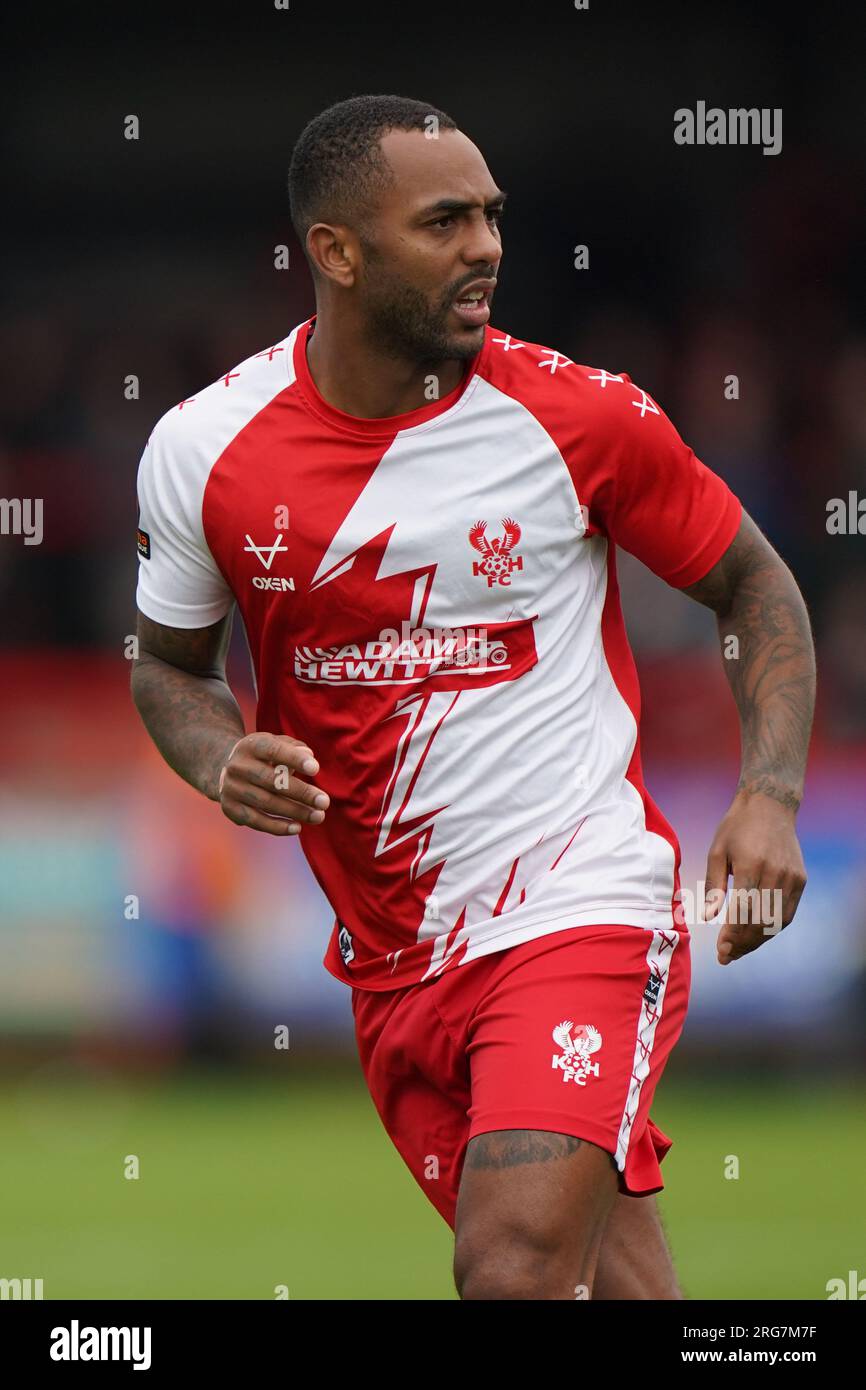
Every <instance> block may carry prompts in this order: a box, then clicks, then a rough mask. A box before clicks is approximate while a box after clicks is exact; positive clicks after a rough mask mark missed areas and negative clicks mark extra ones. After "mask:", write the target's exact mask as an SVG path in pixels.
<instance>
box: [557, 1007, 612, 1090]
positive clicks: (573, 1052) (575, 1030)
mask: <svg viewBox="0 0 866 1390" xmlns="http://www.w3.org/2000/svg"><path fill="white" fill-rule="evenodd" d="M553 1041H554V1042H555V1043H556V1045H557V1047H558V1048H561V1051H560V1052H558V1053H554V1055H553V1060H552V1062H551V1065H552V1067H553V1069H554V1071H555V1070H556V1069H557V1068H559V1069H560V1070H561V1071H562V1079H563V1081H573V1082H574V1084H575V1086H585V1085H586V1078H587V1077H588V1076H595V1077H597V1076H598V1062H591V1061H590V1058H591V1056H592V1055H593V1053H594V1052H598V1049H599V1048H600V1047H601V1033H600V1032H599V1031H598V1029H597V1028H593V1026H592V1024H591V1023H578V1024H577V1026H576V1027H575V1025H574V1024H573V1023H571V1022H570V1021H567V1022H565V1023H558V1024H557V1026H556V1027H555V1028H554V1030H553Z"/></svg>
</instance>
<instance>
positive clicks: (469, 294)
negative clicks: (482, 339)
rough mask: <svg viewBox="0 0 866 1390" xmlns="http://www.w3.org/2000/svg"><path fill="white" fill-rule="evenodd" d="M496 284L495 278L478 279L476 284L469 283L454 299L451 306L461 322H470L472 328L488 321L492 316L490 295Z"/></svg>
mask: <svg viewBox="0 0 866 1390" xmlns="http://www.w3.org/2000/svg"><path fill="white" fill-rule="evenodd" d="M495 286H496V281H495V280H484V281H478V282H477V283H476V284H474V285H467V287H466V289H465V290H464V291H463V293H462V294H461V295H460V297H459V298H458V299H455V300H453V302H452V304H451V307H452V309H453V310H454V312H455V314H456V315H457V317H458V318H459V319H460V321H461V323H466V324H469V326H470V327H471V328H478V327H480V326H481V324H484V323H487V321H488V319H489V318H490V297H491V295H492V293H493V290H494V288H495Z"/></svg>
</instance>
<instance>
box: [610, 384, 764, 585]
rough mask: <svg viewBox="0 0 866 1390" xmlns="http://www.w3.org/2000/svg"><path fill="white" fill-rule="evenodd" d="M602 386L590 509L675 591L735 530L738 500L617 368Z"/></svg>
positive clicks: (700, 573)
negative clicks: (617, 378)
mask: <svg viewBox="0 0 866 1390" xmlns="http://www.w3.org/2000/svg"><path fill="white" fill-rule="evenodd" d="M621 376H622V389H620V386H619V384H617V385H616V386H612V385H611V384H608V386H607V390H606V396H607V399H606V401H605V412H604V425H603V434H604V435H605V436H606V439H605V441H604V443H603V455H604V459H605V464H604V470H603V480H602V485H601V486H600V487H599V488H598V491H597V494H596V501H595V506H594V507H593V508H592V511H591V515H592V512H595V515H596V517H597V519H598V523H599V524H600V528H601V529H602V530H604V531H605V532H606V533H607V534H608V535H609V536H610V538H611V539H612V540H613V541H614V542H615V543H616V544H617V545H620V546H622V548H623V550H627V551H629V553H630V554H632V555H635V556H636V557H637V558H638V559H639V560H641V561H642V562H643V563H644V564H645V565H646V566H647V567H648V568H649V569H651V570H652V571H653V573H654V574H657V575H659V577H660V578H661V579H664V580H665V582H666V583H668V584H670V585H671V586H672V587H674V588H677V589H682V588H686V587H687V586H688V585H689V584H695V583H697V581H698V580H699V579H703V577H704V575H705V574H707V573H708V572H709V570H711V569H712V567H713V565H715V564H716V563H717V562H718V561H719V560H720V559H721V557H722V556H723V555H724V553H725V551H726V550H727V549H728V546H729V545H730V544H731V541H732V540H733V539H734V536H735V535H736V533H737V530H738V527H739V524H740V518H741V516H742V503H741V502H740V499H739V498H738V497H737V496H736V495H735V494H734V493H733V492H732V491H731V489H730V488H729V487H728V485H727V483H726V482H725V481H724V479H723V478H720V477H719V475H718V474H717V473H714V472H713V471H712V469H710V468H708V467H707V465H706V464H704V463H702V462H701V460H700V459H699V458H697V457H696V455H695V453H694V452H693V450H692V449H690V448H689V447H688V445H687V444H686V443H685V442H684V441H683V440H682V439H681V438H680V435H679V433H678V432H677V430H676V428H675V427H674V425H673V424H672V423H671V421H670V420H669V419H668V417H667V415H666V414H665V413H664V411H663V410H662V409H661V407H660V406H658V405H657V404H656V402H655V401H654V400H652V398H651V397H650V396H648V395H647V393H646V392H645V391H644V390H642V388H641V387H639V386H636V385H635V384H634V382H633V381H632V380H631V378H630V377H629V376H628V375H626V374H625V373H622V374H621Z"/></svg>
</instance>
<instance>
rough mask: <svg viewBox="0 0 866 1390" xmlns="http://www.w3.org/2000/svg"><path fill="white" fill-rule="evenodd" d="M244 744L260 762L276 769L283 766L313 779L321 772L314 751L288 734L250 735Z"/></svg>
mask: <svg viewBox="0 0 866 1390" xmlns="http://www.w3.org/2000/svg"><path fill="white" fill-rule="evenodd" d="M243 742H244V743H245V744H247V746H248V747H249V751H250V752H251V753H252V754H253V756H254V757H255V758H258V759H259V761H260V762H263V763H270V764H271V765H272V766H274V767H276V766H278V765H279V764H283V765H285V766H286V767H289V768H291V769H292V771H294V772H304V773H306V774H308V775H309V776H311V777H314V776H315V775H316V773H317V772H318V770H319V763H318V760H317V759H316V757H315V755H314V753H313V751H312V749H310V748H308V747H307V745H306V744H305V743H302V742H301V741H300V739H296V738H289V736H288V735H287V734H265V733H260V734H249V735H248V736H247V738H246V739H244V740H243Z"/></svg>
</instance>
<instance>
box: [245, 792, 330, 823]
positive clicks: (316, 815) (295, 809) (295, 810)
mask: <svg viewBox="0 0 866 1390" xmlns="http://www.w3.org/2000/svg"><path fill="white" fill-rule="evenodd" d="M296 785H297V786H298V787H302V786H303V785H304V784H303V783H302V782H298V783H296ZM224 800H227V801H228V802H229V804H231V805H242V806H251V807H252V809H253V810H254V811H261V812H262V813H263V814H264V815H266V816H287V817H288V818H289V819H291V820H296V821H301V822H302V823H303V824H304V825H321V823H322V821H323V820H324V819H325V811H324V808H322V807H318V806H316V805H315V804H314V803H313V802H311V801H302V800H301V799H300V798H293V797H290V796H288V795H278V794H277V793H276V792H272V791H267V790H265V789H264V788H262V787H259V786H252V785H250V784H249V783H244V782H240V783H238V784H237V785H236V784H234V783H232V784H231V786H230V787H229V790H228V792H227V793H226V795H225V797H224Z"/></svg>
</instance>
